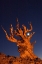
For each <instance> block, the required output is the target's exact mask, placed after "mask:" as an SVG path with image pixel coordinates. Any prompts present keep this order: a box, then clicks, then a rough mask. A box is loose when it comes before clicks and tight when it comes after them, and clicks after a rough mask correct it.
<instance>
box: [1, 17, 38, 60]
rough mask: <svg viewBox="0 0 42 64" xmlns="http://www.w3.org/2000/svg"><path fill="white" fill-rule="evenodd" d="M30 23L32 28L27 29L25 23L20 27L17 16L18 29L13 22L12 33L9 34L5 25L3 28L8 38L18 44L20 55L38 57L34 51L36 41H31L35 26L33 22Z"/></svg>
mask: <svg viewBox="0 0 42 64" xmlns="http://www.w3.org/2000/svg"><path fill="white" fill-rule="evenodd" d="M29 25H30V29H27V28H26V26H25V25H22V28H20V26H19V22H18V18H17V25H16V30H14V29H13V26H12V24H11V25H10V35H8V34H7V32H6V30H4V28H3V27H2V29H3V30H4V32H5V34H6V38H7V40H9V41H10V42H13V43H16V44H17V46H18V52H19V53H20V57H22V58H26V57H30V58H31V59H35V58H37V56H36V55H35V54H34V52H33V48H34V44H35V42H33V43H31V42H30V40H31V38H32V36H33V34H34V33H35V32H33V33H30V32H31V31H32V29H33V28H32V24H31V23H30V24H29ZM14 36H17V37H19V39H17V38H15V37H14Z"/></svg>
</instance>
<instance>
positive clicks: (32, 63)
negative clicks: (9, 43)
mask: <svg viewBox="0 0 42 64" xmlns="http://www.w3.org/2000/svg"><path fill="white" fill-rule="evenodd" d="M0 64H42V60H41V59H40V58H36V59H30V58H29V57H27V58H25V59H24V58H20V57H14V56H9V55H7V56H6V55H5V54H3V53H0Z"/></svg>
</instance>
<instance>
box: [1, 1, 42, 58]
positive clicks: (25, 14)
mask: <svg viewBox="0 0 42 64" xmlns="http://www.w3.org/2000/svg"><path fill="white" fill-rule="evenodd" d="M16 18H18V19H19V23H20V27H21V25H22V24H24V25H25V26H26V27H27V28H30V26H29V24H28V22H31V23H32V26H33V31H34V32H35V34H34V35H33V37H32V39H31V41H32V42H34V41H35V40H36V44H35V45H34V53H35V54H36V55H37V56H38V57H39V58H42V0H1V1H0V52H2V53H4V54H6V55H11V56H19V52H18V47H17V46H16V44H15V43H12V42H9V41H8V40H7V39H6V37H5V33H4V31H3V30H2V28H1V25H2V26H3V27H4V29H5V30H6V31H7V32H8V34H9V28H10V24H12V25H13V27H14V29H16V24H17V23H16Z"/></svg>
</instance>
